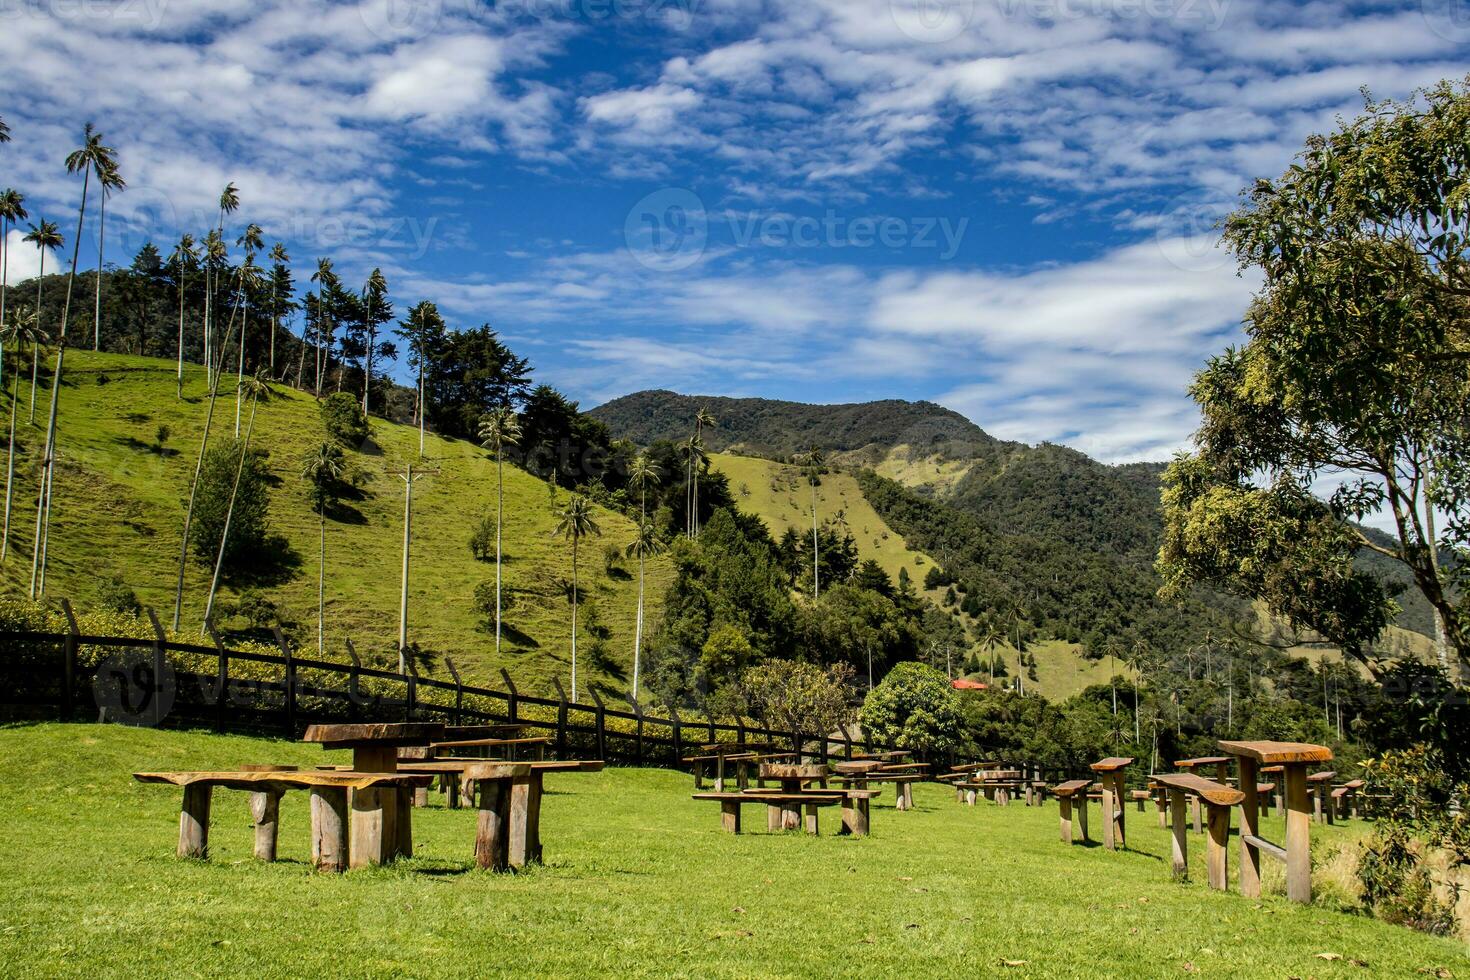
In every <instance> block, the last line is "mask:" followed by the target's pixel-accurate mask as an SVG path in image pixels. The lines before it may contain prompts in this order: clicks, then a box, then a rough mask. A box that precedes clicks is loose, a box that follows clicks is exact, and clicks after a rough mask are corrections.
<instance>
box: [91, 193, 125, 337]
mask: <svg viewBox="0 0 1470 980" xmlns="http://www.w3.org/2000/svg"><path fill="white" fill-rule="evenodd" d="M97 186H98V194H97V282H96V287H97V288H96V293H95V296H94V300H93V306H92V349H93V350H94V351H95V350H101V349H102V270H103V264H104V263H103V256H104V255H105V253H106V245H107V196H108V194H110V193H111V192H112V191H120V190H123V189H124V188H126V187H127V186H128V184H127V181H125V180H123V178H122V174H120V173H118V172H117V167H116V166H113V167H110V168H108V169H107V170H103V171H101V172H100V173H98V174H97Z"/></svg>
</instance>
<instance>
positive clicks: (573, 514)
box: [552, 494, 602, 701]
mask: <svg viewBox="0 0 1470 980" xmlns="http://www.w3.org/2000/svg"><path fill="white" fill-rule="evenodd" d="M557 518H558V519H557V525H556V530H555V531H553V532H552V533H553V534H555V535H556V536H557V537H559V538H562V539H563V540H567V541H570V542H571V543H572V700H573V701H575V700H577V603H578V599H579V595H578V593H579V591H580V586H579V580H578V574H577V573H578V567H577V563H578V551H579V548H580V546H581V544H582V539H583V538H585V537H589V536H599V535H601V534H602V529H601V528H600V527H598V526H597V522H596V521H594V520H593V513H592V504H591V502H590V501H588V499H587V498H586V497H584V496H582V495H581V494H572V496H571V497H570V498H569V499H568V500H567V503H566V506H565V507H563V508H562V510H561V512H560V513H559V514H558V515H557Z"/></svg>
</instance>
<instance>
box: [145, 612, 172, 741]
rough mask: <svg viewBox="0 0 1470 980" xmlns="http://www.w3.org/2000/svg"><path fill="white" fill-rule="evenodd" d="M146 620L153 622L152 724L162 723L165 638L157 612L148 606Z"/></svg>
mask: <svg viewBox="0 0 1470 980" xmlns="http://www.w3.org/2000/svg"><path fill="white" fill-rule="evenodd" d="M148 621H149V622H150V623H152V624H153V724H155V725H161V724H163V645H164V643H166V642H167V639H166V638H165V637H164V634H163V627H162V626H161V625H159V622H158V614H157V613H155V612H154V611H153V607H152V606H149V607H148Z"/></svg>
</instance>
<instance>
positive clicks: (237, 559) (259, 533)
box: [193, 440, 270, 569]
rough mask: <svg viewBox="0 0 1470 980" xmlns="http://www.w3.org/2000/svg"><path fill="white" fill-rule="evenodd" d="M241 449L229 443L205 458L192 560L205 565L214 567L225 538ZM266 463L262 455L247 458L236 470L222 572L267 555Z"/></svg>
mask: <svg viewBox="0 0 1470 980" xmlns="http://www.w3.org/2000/svg"><path fill="white" fill-rule="evenodd" d="M240 448H241V447H240V443H239V442H236V441H233V440H232V441H230V442H227V443H223V444H221V445H217V446H215V447H214V448H213V449H211V450H210V451H209V452H208V453H206V454H205V457H204V471H203V472H202V473H201V474H200V478H199V496H198V498H197V500H196V502H195V505H194V528H195V533H194V537H193V544H194V556H195V557H196V558H198V559H199V561H200V562H202V563H204V564H206V565H212V564H214V560H215V556H216V555H217V554H218V552H219V546H220V539H221V538H222V537H223V536H224V531H225V518H226V515H227V514H228V512H229V508H230V494H231V491H232V490H233V488H234V486H235V473H236V470H237V468H238V467H239V465H240ZM267 458H268V454H267V453H266V452H265V451H264V450H262V449H251V450H250V451H249V452H248V453H246V457H245V465H244V468H243V469H242V470H240V487H239V490H238V491H237V492H236V493H235V510H234V516H233V517H232V518H231V519H230V539H229V541H227V542H226V543H225V568H226V569H234V568H238V567H240V566H241V565H242V564H244V563H245V562H247V561H248V560H250V559H252V558H258V557H260V556H262V555H264V554H265V553H266V551H267V547H266V546H267V542H268V540H269V535H270V527H269V518H270V488H269V481H270V470H269V469H268V468H267V466H266V459H267Z"/></svg>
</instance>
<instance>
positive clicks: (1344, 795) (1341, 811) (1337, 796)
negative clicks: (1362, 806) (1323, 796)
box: [1332, 779, 1367, 820]
mask: <svg viewBox="0 0 1470 980" xmlns="http://www.w3.org/2000/svg"><path fill="white" fill-rule="evenodd" d="M1366 785H1367V783H1365V782H1364V781H1363V780H1361V779H1349V780H1348V781H1347V782H1345V783H1343V784H1342V785H1341V786H1338V787H1335V788H1334V789H1333V790H1332V806H1333V809H1335V810H1336V811H1337V815H1338V816H1339V817H1341V818H1342V819H1344V820H1345V819H1347V818H1348V816H1349V815H1351V816H1352V818H1353V819H1354V820H1356V819H1358V795H1359V791H1360V790H1361V789H1362V788H1363V787H1364V786H1366Z"/></svg>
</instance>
